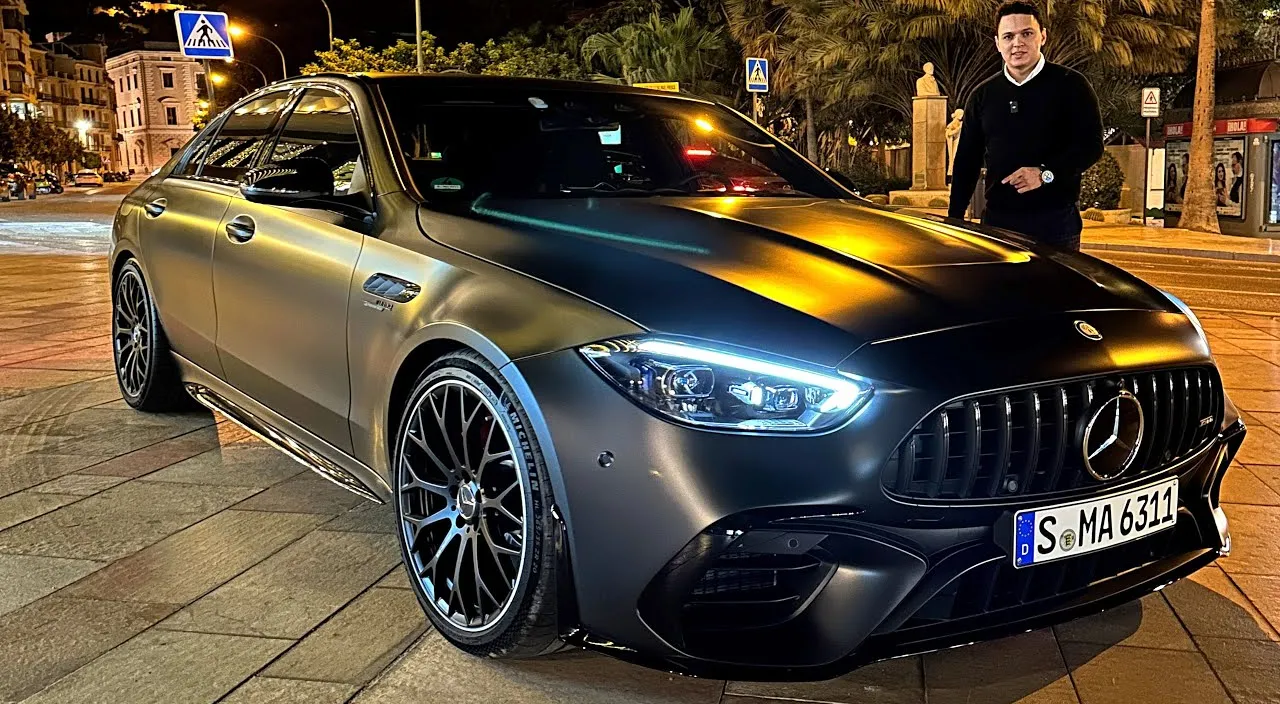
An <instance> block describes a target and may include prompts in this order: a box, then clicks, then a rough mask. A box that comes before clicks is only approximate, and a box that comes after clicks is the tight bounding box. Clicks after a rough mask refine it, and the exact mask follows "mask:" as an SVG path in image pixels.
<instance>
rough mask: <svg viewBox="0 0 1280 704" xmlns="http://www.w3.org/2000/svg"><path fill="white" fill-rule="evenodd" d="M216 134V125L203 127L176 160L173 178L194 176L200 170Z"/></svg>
mask: <svg viewBox="0 0 1280 704" xmlns="http://www.w3.org/2000/svg"><path fill="white" fill-rule="evenodd" d="M217 132H218V125H217V123H213V124H211V125H209V126H208V127H205V128H204V129H203V130H201V132H200V133H199V134H197V135H196V136H195V138H194V139H192V140H191V141H190V142H188V143H187V147H186V149H185V151H184V152H183V154H182V156H181V157H179V158H178V165H177V166H176V167H175V168H174V170H173V175H174V176H194V175H196V173H197V172H199V170H200V164H201V162H203V161H204V158H205V155H207V154H208V153H209V145H210V144H212V143H213V136H214V135H215V134H217Z"/></svg>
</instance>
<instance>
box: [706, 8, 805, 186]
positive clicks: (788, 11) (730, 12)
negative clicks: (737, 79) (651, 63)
mask: <svg viewBox="0 0 1280 704" xmlns="http://www.w3.org/2000/svg"><path fill="white" fill-rule="evenodd" d="M822 9H823V7H822V3H821V0H725V15H726V17H727V18H728V24H729V33H730V34H731V35H732V36H733V38H734V39H735V40H737V42H738V43H739V44H740V45H741V46H742V49H743V51H744V52H745V53H746V54H747V55H748V56H760V57H764V58H767V59H769V60H770V61H771V68H770V73H771V74H772V75H771V76H770V83H771V84H772V85H770V91H771V92H772V93H773V94H775V95H781V96H783V97H784V98H787V97H790V98H799V99H800V101H801V102H802V103H803V105H804V116H805V121H804V125H805V126H804V132H805V152H806V156H808V157H809V160H810V161H812V162H814V163H815V164H816V163H819V161H820V160H821V157H820V155H819V153H818V128H817V122H816V120H815V117H814V111H815V109H814V102H815V101H816V100H818V99H819V98H820V97H822V96H821V93H822V91H823V73H822V71H821V70H820V69H819V68H818V67H817V66H816V65H814V64H812V63H811V62H809V60H808V55H809V53H810V52H811V49H810V46H809V44H810V42H811V41H812V40H813V39H814V38H816V37H817V36H818V34H819V31H820V29H821V25H822V22H823V19H822V16H821V13H822Z"/></svg>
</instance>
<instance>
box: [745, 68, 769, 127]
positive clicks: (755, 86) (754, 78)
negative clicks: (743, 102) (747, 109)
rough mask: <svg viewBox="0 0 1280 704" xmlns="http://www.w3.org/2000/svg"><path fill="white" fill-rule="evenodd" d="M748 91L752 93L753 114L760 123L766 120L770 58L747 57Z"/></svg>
mask: <svg viewBox="0 0 1280 704" xmlns="http://www.w3.org/2000/svg"><path fill="white" fill-rule="evenodd" d="M746 79H747V92H749V93H751V116H752V118H753V119H754V120H755V121H756V123H757V124H759V123H760V122H761V121H763V120H764V97H763V95H762V94H764V93H768V92H769V60H768V59H764V58H760V57H758V56H750V57H747V76H746Z"/></svg>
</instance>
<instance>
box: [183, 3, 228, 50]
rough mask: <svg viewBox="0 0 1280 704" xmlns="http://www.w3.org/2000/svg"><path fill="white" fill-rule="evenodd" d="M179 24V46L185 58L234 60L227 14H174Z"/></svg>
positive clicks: (188, 12)
mask: <svg viewBox="0 0 1280 704" xmlns="http://www.w3.org/2000/svg"><path fill="white" fill-rule="evenodd" d="M174 18H175V19H176V20H177V22H178V45H179V46H180V47H182V55H183V56H191V57H194V58H197V59H230V58H234V51H233V50H232V48H231V31H230V25H229V24H228V22H227V13H225V12H191V11H189V10H179V11H178V12H176V13H174Z"/></svg>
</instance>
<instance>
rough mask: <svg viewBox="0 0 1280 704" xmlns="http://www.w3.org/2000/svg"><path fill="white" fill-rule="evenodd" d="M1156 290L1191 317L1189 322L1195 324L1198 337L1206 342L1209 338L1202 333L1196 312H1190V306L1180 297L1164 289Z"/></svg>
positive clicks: (1202, 327) (1202, 328) (1201, 326)
mask: <svg viewBox="0 0 1280 704" xmlns="http://www.w3.org/2000/svg"><path fill="white" fill-rule="evenodd" d="M1157 290H1159V291H1160V293H1163V294H1164V297H1165V298H1168V299H1169V301H1170V302H1171V303H1173V305H1175V306H1177V307H1178V310H1180V311H1182V314H1183V315H1185V316H1187V317H1188V318H1190V319H1191V324H1192V325H1194V326H1195V328H1196V332H1198V333H1200V339H1201V340H1204V341H1205V344H1208V342H1209V338H1208V337H1207V336H1206V335H1205V333H1204V326H1203V325H1201V324H1200V319H1199V318H1197V317H1196V314H1195V313H1193V312H1191V308H1190V307H1189V306H1188V305H1187V304H1186V303H1183V302H1182V299H1181V298H1178V297H1177V296H1175V295H1173V294H1172V293H1169V292H1168V291H1166V290H1164V289H1157Z"/></svg>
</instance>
